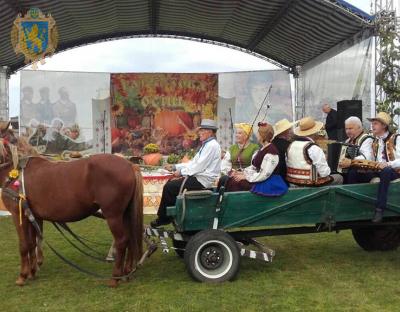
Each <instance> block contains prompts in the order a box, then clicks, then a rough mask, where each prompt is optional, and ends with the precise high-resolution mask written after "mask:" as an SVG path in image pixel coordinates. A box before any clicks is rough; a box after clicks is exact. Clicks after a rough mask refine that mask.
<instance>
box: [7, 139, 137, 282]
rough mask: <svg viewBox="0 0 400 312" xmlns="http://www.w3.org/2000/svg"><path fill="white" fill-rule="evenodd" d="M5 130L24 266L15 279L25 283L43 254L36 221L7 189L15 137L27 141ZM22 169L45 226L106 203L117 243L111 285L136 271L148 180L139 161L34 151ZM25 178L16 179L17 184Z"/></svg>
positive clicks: (35, 211) (10, 205)
mask: <svg viewBox="0 0 400 312" xmlns="http://www.w3.org/2000/svg"><path fill="white" fill-rule="evenodd" d="M5 133H8V135H10V133H9V132H6V131H5V132H4V133H3V131H1V133H0V136H3V138H2V139H1V140H0V141H1V142H0V160H1V162H0V182H1V183H2V185H3V192H2V200H3V202H4V205H5V206H6V208H7V209H8V210H9V211H10V213H11V215H12V218H13V221H14V223H15V227H16V230H17V234H18V238H19V251H20V258H21V268H20V273H19V276H18V278H17V280H16V284H17V285H19V286H23V285H25V283H26V280H27V279H28V278H34V277H35V274H36V271H37V267H38V265H40V264H41V262H42V256H41V248H40V245H38V244H37V240H36V238H37V236H38V233H37V232H36V230H35V227H34V226H33V225H32V223H31V222H30V221H29V220H28V218H27V216H25V215H24V213H21V211H20V209H21V208H20V207H19V205H18V201H16V200H15V198H12V197H11V196H10V195H8V192H5V191H4V188H7V187H10V178H9V176H10V172H11V170H12V169H13V168H14V167H15V161H14V163H13V158H15V157H13V152H12V150H13V148H12V147H13V144H12V143H11V142H14V144H16V143H18V145H19V146H25V147H26V144H20V142H15V140H13V139H12V135H10V136H11V137H8V138H7V137H6V136H5ZM18 140H19V139H18ZM18 140H17V141H18ZM28 149H29V147H28ZM14 150H15V149H14ZM21 170H23V179H20V184H24V185H23V186H24V189H25V197H26V201H27V203H28V205H29V208H30V210H31V211H32V214H33V216H34V218H35V220H36V222H37V224H38V225H39V227H40V228H43V227H42V224H43V221H52V222H59V223H66V222H76V221H80V220H82V219H84V218H87V217H89V216H91V215H94V214H96V212H97V211H98V210H99V209H101V211H102V216H103V217H104V219H105V220H106V222H107V224H108V227H109V228H110V231H111V233H112V235H113V238H114V245H115V249H116V254H115V263H114V267H113V270H112V277H111V279H110V286H112V287H115V286H117V285H118V281H119V279H120V278H121V276H124V275H127V274H129V273H131V272H133V270H134V269H135V268H136V265H137V263H138V261H139V259H140V258H141V256H142V254H143V246H142V241H143V181H142V175H141V172H140V168H139V167H138V166H136V165H133V164H131V163H130V162H129V161H127V160H125V159H123V158H121V157H118V156H115V155H111V154H98V155H92V156H90V157H88V158H83V159H79V160H74V161H70V162H60V161H59V162H55V161H51V160H48V159H46V158H44V157H41V156H30V157H28V158H27V162H26V165H25V166H24V168H23V169H21ZM21 170H20V171H21ZM14 172H15V171H14ZM20 176H21V173H20ZM20 184H18V183H17V184H15V180H14V184H13V185H14V186H15V185H17V186H18V185H20ZM21 187H22V185H21ZM37 247H38V248H37ZM36 249H37V250H38V253H37V254H36Z"/></svg>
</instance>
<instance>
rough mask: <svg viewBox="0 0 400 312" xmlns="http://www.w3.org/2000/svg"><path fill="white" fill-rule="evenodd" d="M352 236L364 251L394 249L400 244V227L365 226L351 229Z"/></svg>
mask: <svg viewBox="0 0 400 312" xmlns="http://www.w3.org/2000/svg"><path fill="white" fill-rule="evenodd" d="M352 232H353V237H354V239H355V241H356V242H357V244H358V245H359V246H360V247H361V248H362V249H364V250H366V251H389V250H395V249H397V248H398V247H399V245H400V227H398V226H385V227H378V228H372V227H365V228H358V229H353V230H352Z"/></svg>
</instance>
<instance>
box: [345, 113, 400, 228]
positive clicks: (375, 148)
mask: <svg viewBox="0 0 400 312" xmlns="http://www.w3.org/2000/svg"><path fill="white" fill-rule="evenodd" d="M368 120H370V121H371V126H372V133H373V134H374V136H375V140H374V142H373V143H372V148H371V149H372V153H373V156H374V160H375V161H377V162H378V163H379V169H380V170H381V171H380V172H367V173H358V174H353V175H349V183H360V182H368V181H370V180H371V179H372V178H373V177H379V178H380V182H379V187H378V194H377V201H376V206H375V208H376V209H375V216H374V218H373V219H372V222H381V221H382V218H383V213H384V210H385V209H386V205H387V194H388V191H389V186H390V182H391V181H393V180H396V179H399V178H400V139H399V135H398V134H394V133H391V132H390V131H389V126H390V122H391V118H390V116H389V114H387V113H384V112H380V113H378V114H377V115H376V117H374V118H368Z"/></svg>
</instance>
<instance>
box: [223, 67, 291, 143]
mask: <svg viewBox="0 0 400 312" xmlns="http://www.w3.org/2000/svg"><path fill="white" fill-rule="evenodd" d="M271 86H272V88H271V91H270V94H269V97H268V98H267V104H269V105H270V108H269V109H268V110H267V104H265V105H264V106H263V108H262V109H261V112H260V115H259V117H258V118H257V120H256V122H255V128H254V130H255V131H256V130H257V123H258V122H259V121H262V120H264V121H267V122H269V123H272V124H273V123H275V122H277V121H278V120H280V119H283V118H287V119H288V120H292V117H293V111H292V98H291V88H290V77H289V74H288V72H286V71H283V70H267V71H251V72H234V73H221V74H219V86H218V90H219V91H218V92H219V97H218V121H219V126H220V131H218V132H219V133H218V140H219V142H220V143H221V146H222V148H223V149H227V148H229V146H230V145H231V144H232V142H233V137H234V133H233V132H232V131H231V129H230V127H231V115H232V123H238V122H246V123H249V124H251V123H252V122H253V120H254V118H255V117H256V115H257V112H258V110H259V108H260V106H261V103H262V102H263V99H264V98H265V95H266V94H267V92H268V90H269V88H270V87H271ZM229 108H231V114H230V112H229ZM228 128H229V129H228ZM253 139H254V138H253Z"/></svg>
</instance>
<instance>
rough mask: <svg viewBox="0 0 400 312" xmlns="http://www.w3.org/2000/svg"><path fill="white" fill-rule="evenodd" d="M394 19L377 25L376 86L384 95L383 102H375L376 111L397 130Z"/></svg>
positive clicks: (399, 50) (398, 40) (398, 65)
mask: <svg viewBox="0 0 400 312" xmlns="http://www.w3.org/2000/svg"><path fill="white" fill-rule="evenodd" d="M393 19H394V17H392V18H389V19H383V22H382V23H380V24H378V35H379V37H380V45H381V70H380V71H379V72H377V74H376V84H377V85H379V86H380V87H381V88H382V91H383V92H384V94H385V97H384V99H383V100H378V101H377V102H376V108H377V111H379V112H380V111H383V112H386V113H388V114H390V116H391V117H392V128H393V130H397V129H398V128H399V124H397V122H396V121H395V118H394V117H396V116H400V107H399V103H400V33H398V32H396V23H395V22H394V21H395V20H393Z"/></svg>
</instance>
